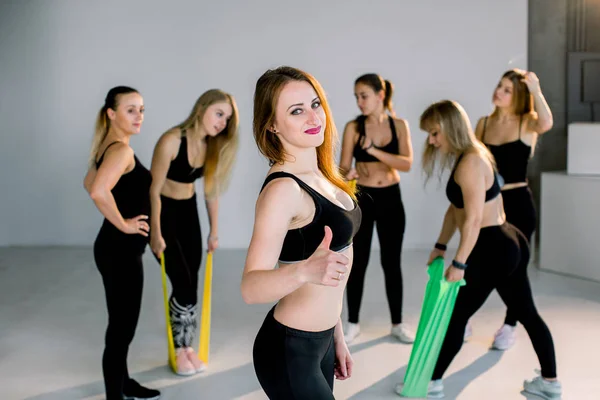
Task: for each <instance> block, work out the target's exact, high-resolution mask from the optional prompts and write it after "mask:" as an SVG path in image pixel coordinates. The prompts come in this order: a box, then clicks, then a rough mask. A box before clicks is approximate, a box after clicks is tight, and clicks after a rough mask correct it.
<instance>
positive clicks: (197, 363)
mask: <svg viewBox="0 0 600 400" xmlns="http://www.w3.org/2000/svg"><path fill="white" fill-rule="evenodd" d="M185 351H186V354H187V357H188V360H189V361H190V363H191V364H192V366H193V367H194V370H195V371H196V372H204V371H205V370H206V364H204V363H203V362H202V361H201V360H200V359H199V358H198V354H196V352H195V351H194V349H193V348H191V347H187V348H186V349H185Z"/></svg>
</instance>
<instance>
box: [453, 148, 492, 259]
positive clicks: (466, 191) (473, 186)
mask: <svg viewBox="0 0 600 400" xmlns="http://www.w3.org/2000/svg"><path fill="white" fill-rule="evenodd" d="M485 167H487V166H486V165H485V162H484V161H483V160H482V159H481V158H480V157H479V156H478V155H477V154H466V155H465V156H464V157H463V159H462V161H461V162H460V164H459V166H458V168H457V169H456V175H455V179H456V183H458V184H459V186H460V188H461V191H462V195H463V199H464V210H465V218H464V221H463V223H462V224H461V225H460V226H459V227H458V229H459V231H460V243H459V245H458V250H457V252H456V257H455V260H456V261H458V262H460V263H463V264H464V263H465V262H466V261H467V258H468V257H469V255H470V254H471V251H472V250H473V248H474V247H475V243H477V238H478V237H479V231H480V229H481V221H482V219H483V207H484V204H485V192H486V188H485V173H484V171H485Z"/></svg>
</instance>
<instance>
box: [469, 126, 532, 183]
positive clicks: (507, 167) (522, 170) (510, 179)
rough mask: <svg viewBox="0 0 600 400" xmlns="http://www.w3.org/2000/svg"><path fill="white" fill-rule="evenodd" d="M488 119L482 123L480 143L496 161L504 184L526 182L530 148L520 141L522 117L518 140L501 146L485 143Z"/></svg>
mask: <svg viewBox="0 0 600 400" xmlns="http://www.w3.org/2000/svg"><path fill="white" fill-rule="evenodd" d="M487 120H488V117H485V120H484V122H483V133H482V135H481V141H482V142H483V144H485V145H486V146H487V148H488V149H490V152H491V153H492V155H493V156H494V158H495V159H496V165H497V167H498V172H499V173H500V175H502V178H504V182H505V183H517V182H526V181H527V166H528V164H529V159H530V158H531V146H529V145H527V144H525V143H524V142H523V141H522V140H521V125H522V124H523V116H521V120H520V121H519V138H518V139H517V140H515V141H513V142H508V143H503V144H488V143H485V128H486V126H487Z"/></svg>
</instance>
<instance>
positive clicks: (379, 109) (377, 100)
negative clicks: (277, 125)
mask: <svg viewBox="0 0 600 400" xmlns="http://www.w3.org/2000/svg"><path fill="white" fill-rule="evenodd" d="M354 91H355V96H356V101H357V104H358V107H359V108H360V110H361V115H360V116H359V117H358V118H356V119H355V120H353V121H351V122H349V123H348V124H347V125H346V128H345V130H344V138H343V143H342V155H341V159H340V169H341V170H342V173H343V174H344V175H345V176H346V179H348V180H352V179H356V180H357V197H358V204H359V205H360V208H361V210H362V212H363V218H362V224H361V227H360V230H359V231H358V233H357V234H356V238H355V239H354V248H355V256H354V263H353V266H352V274H351V275H350V277H349V278H348V287H347V289H346V295H347V301H348V324H347V326H346V328H345V332H346V341H347V342H348V343H350V342H352V341H353V340H354V339H355V338H356V337H357V336H358V335H359V333H360V325H359V314H360V306H361V301H362V295H363V290H364V282H365V273H366V270H367V264H368V263H369V258H370V254H371V242H372V239H373V229H374V226H376V227H377V235H378V238H379V244H380V252H381V266H382V268H383V273H384V278H385V291H386V295H387V300H388V305H389V312H390V317H391V322H392V327H391V333H392V335H393V336H395V337H396V338H398V339H399V340H400V341H401V342H403V343H412V342H413V341H414V333H413V332H411V330H410V329H409V328H408V326H407V325H406V324H405V323H403V322H402V301H403V282H402V268H401V261H402V260H401V258H402V243H403V240H404V230H405V227H406V215H405V212H404V204H403V202H402V195H401V192H400V174H399V173H398V171H401V172H408V171H409V170H410V168H411V165H412V160H413V151H412V143H411V139H410V130H409V127H408V123H407V122H406V120H404V119H400V118H396V117H395V113H394V110H393V107H392V95H393V86H392V83H391V82H389V81H387V80H385V81H384V80H383V79H382V78H381V77H380V76H379V75H377V74H365V75H362V76H360V77H359V78H357V79H356V81H355V85H354ZM353 159H354V160H355V161H356V168H353V167H352V161H353Z"/></svg>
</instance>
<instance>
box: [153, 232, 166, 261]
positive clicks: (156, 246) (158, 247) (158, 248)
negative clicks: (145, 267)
mask: <svg viewBox="0 0 600 400" xmlns="http://www.w3.org/2000/svg"><path fill="white" fill-rule="evenodd" d="M150 248H151V249H152V252H153V253H154V254H156V256H157V257H160V256H161V255H162V253H163V251H165V249H166V248H167V244H166V243H165V239H163V237H162V236H160V235H154V234H152V235H150Z"/></svg>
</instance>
